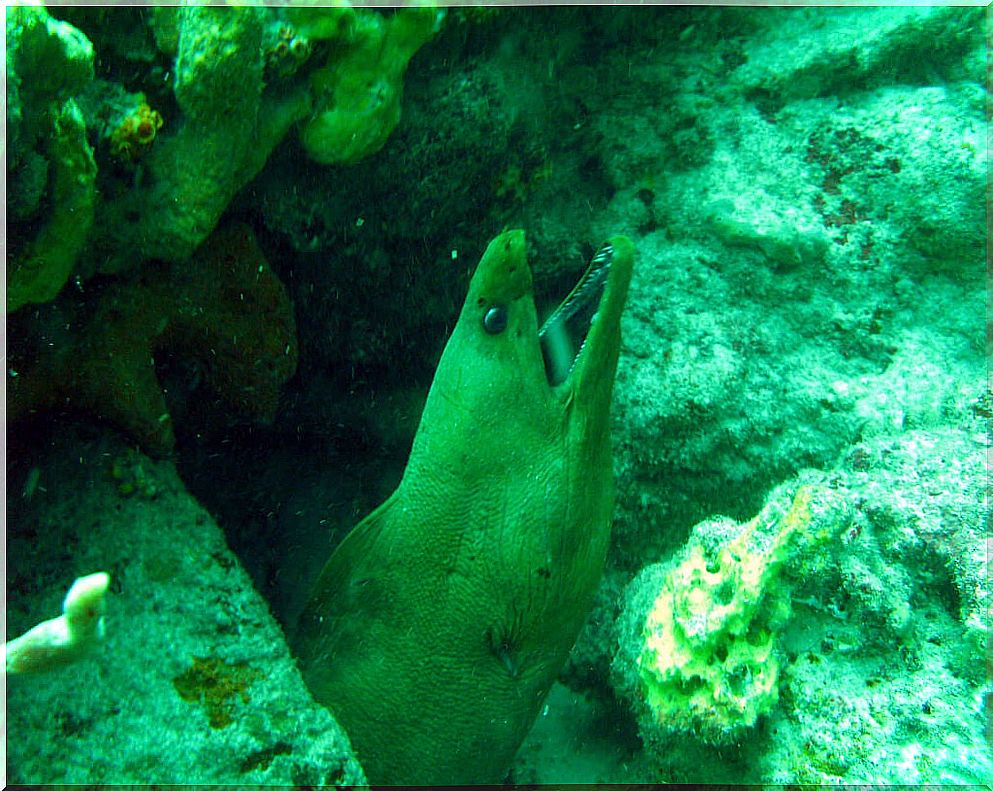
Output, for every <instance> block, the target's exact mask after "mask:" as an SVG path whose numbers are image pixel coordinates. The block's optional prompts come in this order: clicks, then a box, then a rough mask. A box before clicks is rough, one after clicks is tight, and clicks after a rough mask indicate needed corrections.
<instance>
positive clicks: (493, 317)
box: [483, 305, 507, 335]
mask: <svg viewBox="0 0 993 791" xmlns="http://www.w3.org/2000/svg"><path fill="white" fill-rule="evenodd" d="M483 329H484V330H486V331H487V332H488V333H489V334H490V335H499V334H500V333H501V332H503V331H504V330H505V329H507V308H505V307H504V306H503V305H494V306H493V307H491V308H490V309H489V310H487V311H486V313H485V315H484V316H483Z"/></svg>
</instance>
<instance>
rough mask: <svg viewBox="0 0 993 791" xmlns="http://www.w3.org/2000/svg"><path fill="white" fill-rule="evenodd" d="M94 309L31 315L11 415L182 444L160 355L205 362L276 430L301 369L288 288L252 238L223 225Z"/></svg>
mask: <svg viewBox="0 0 993 791" xmlns="http://www.w3.org/2000/svg"><path fill="white" fill-rule="evenodd" d="M88 297H89V299H87V300H86V301H85V302H80V301H79V300H74V299H69V298H66V299H63V300H59V301H57V302H56V303H52V304H51V305H46V306H42V307H40V308H37V309H36V310H35V311H33V313H32V315H31V316H28V317H25V319H26V320H29V321H32V322H34V324H35V325H36V326H35V327H33V328H32V329H33V332H32V333H31V337H33V338H35V339H36V340H35V345H34V349H33V350H32V349H28V350H24V349H20V350H13V351H12V353H11V359H10V361H9V366H8V368H9V370H8V379H7V394H8V405H7V408H8V417H9V419H10V420H12V421H15V420H18V419H19V418H22V417H24V416H26V415H28V414H30V413H32V412H37V411H41V410H45V409H51V408H61V407H69V408H72V409H77V410H81V411H83V412H87V413H89V414H91V415H93V416H96V417H99V418H102V419H105V420H107V421H108V422H110V423H112V424H113V425H115V426H117V427H118V428H120V429H121V430H123V431H124V432H125V433H127V434H129V435H130V436H131V437H132V438H134V439H135V440H137V441H138V442H139V443H140V444H141V445H142V446H143V447H144V448H146V449H147V450H148V451H151V452H156V453H164V452H167V451H169V450H170V449H171V448H172V447H173V444H174V442H175V435H174V432H173V426H172V420H171V418H170V415H169V411H168V408H167V406H166V400H165V396H164V394H163V392H162V387H161V385H160V384H159V382H158V379H157V378H156V372H155V360H154V358H155V355H156V354H175V355H177V356H179V357H181V358H183V359H188V360H194V361H196V362H197V363H198V364H199V366H200V369H201V372H202V375H203V380H204V382H205V383H206V385H207V386H208V387H209V388H210V389H211V390H213V391H214V392H215V393H216V394H217V395H218V397H219V398H220V399H221V400H222V401H223V402H224V403H225V405H227V406H228V407H229V408H230V409H231V410H232V411H234V412H237V413H239V414H241V415H244V416H246V417H248V418H250V419H255V420H260V421H267V420H271V419H272V417H273V415H274V413H275V410H276V406H277V401H278V397H279V388H280V386H281V385H282V384H283V383H284V382H285V381H286V380H287V379H288V378H289V377H290V376H291V375H292V374H293V372H294V371H295V370H296V364H297V342H296V325H295V321H294V317H293V309H292V305H291V304H290V300H289V297H288V296H287V293H286V289H285V288H284V286H283V284H282V283H281V282H280V280H279V278H278V277H276V275H275V273H274V272H273V271H272V269H271V268H270V267H269V266H268V264H267V263H266V261H265V259H264V258H263V256H262V253H261V251H260V250H259V248H258V245H257V244H256V242H255V238H254V236H253V234H252V232H251V230H250V229H248V228H247V227H246V226H242V225H233V226H230V227H224V228H221V229H219V230H218V231H216V232H215V233H214V234H213V235H212V237H211V238H210V239H209V240H208V241H207V242H206V243H205V244H204V245H203V246H202V247H201V248H200V249H199V250H198V251H197V253H196V255H195V256H194V257H193V258H191V259H190V260H188V261H187V262H183V263H179V264H174V265H172V266H169V267H164V268H163V269H162V270H161V271H159V270H156V269H155V268H154V267H149V268H147V269H146V270H143V272H142V273H141V274H140V275H138V276H135V277H134V278H131V279H127V280H122V281H120V282H116V283H113V284H111V285H109V286H107V287H106V288H105V289H104V290H103V291H102V292H100V293H98V294H95V295H91V294H88Z"/></svg>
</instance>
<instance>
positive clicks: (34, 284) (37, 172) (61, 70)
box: [6, 7, 96, 311]
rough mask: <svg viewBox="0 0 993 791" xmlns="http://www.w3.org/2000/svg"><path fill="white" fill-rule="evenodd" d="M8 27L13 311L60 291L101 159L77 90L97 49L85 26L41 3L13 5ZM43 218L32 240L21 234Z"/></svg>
mask: <svg viewBox="0 0 993 791" xmlns="http://www.w3.org/2000/svg"><path fill="white" fill-rule="evenodd" d="M6 29H7V86H8V98H7V101H8V112H7V144H8V152H9V155H8V161H7V172H8V174H9V175H8V178H9V182H8V187H9V190H10V194H9V201H10V203H9V212H10V218H11V220H12V221H13V222H12V227H11V229H10V242H9V243H10V247H11V250H10V254H9V257H8V259H7V310H8V311H13V310H17V309H18V308H19V307H21V306H22V305H25V304H28V303H36V302H47V301H48V300H50V299H53V298H54V297H55V296H56V295H57V294H58V293H59V291H60V290H61V289H62V287H63V286H64V285H65V283H66V281H67V280H68V279H69V276H70V275H71V274H72V272H73V268H74V266H75V264H76V261H77V259H78V257H79V255H80V253H81V252H82V250H83V247H84V245H85V243H86V241H87V237H88V234H89V231H90V227H91V225H92V223H93V212H94V205H95V202H96V186H95V184H96V163H95V161H94V159H93V151H92V150H91V148H90V145H89V143H88V142H87V139H86V126H85V122H84V120H83V116H82V113H81V112H80V109H79V106H78V105H77V104H76V102H75V101H74V100H73V98H72V94H74V93H77V92H79V91H80V90H81V89H82V88H83V87H85V86H86V84H87V83H88V82H89V81H90V80H92V79H93V58H94V54H93V47H92V45H91V44H90V42H89V40H88V39H87V38H86V37H85V36H84V35H83V34H82V33H81V32H80V31H79V30H77V29H76V28H74V27H72V26H71V25H68V24H66V23H64V22H59V21H57V20H55V19H53V18H52V17H51V16H49V14H48V13H47V12H46V11H45V10H44V9H43V8H35V7H14V8H11V9H10V11H9V12H8V13H7V19H6ZM39 222H40V224H41V227H40V229H38V230H37V231H36V232H34V235H33V238H31V239H25V238H21V237H23V236H25V235H27V233H29V230H28V229H29V227H30V226H31V225H34V224H37V223H39ZM22 226H23V227H22Z"/></svg>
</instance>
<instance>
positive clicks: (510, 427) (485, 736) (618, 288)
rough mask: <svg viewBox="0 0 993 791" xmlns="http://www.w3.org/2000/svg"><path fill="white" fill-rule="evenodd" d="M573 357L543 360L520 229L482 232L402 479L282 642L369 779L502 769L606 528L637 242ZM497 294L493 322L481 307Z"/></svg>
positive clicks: (603, 545)
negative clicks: (570, 363)
mask: <svg viewBox="0 0 993 791" xmlns="http://www.w3.org/2000/svg"><path fill="white" fill-rule="evenodd" d="M611 243H612V244H613V247H614V258H613V264H612V266H611V269H610V274H609V277H608V281H607V284H606V287H605V291H604V295H603V297H602V299H601V302H600V307H599V313H598V317H597V320H596V322H595V323H594V324H593V326H592V328H591V329H590V332H589V335H588V337H587V341H586V344H585V345H584V347H583V350H582V352H581V353H580V355H579V358H578V359H577V361H576V363H575V365H574V367H573V369H572V372H571V373H570V374H569V376H568V378H567V379H566V380H565V381H564V382H562V384H560V385H558V386H556V387H551V386H550V385H549V384H548V381H547V379H546V376H545V369H544V364H543V362H542V355H541V351H540V347H539V341H538V325H537V316H536V313H535V307H534V299H533V295H532V284H531V271H530V269H529V267H528V264H527V257H526V254H525V242H524V232H523V231H508V232H506V233H504V234H501V235H500V236H498V237H497V238H496V239H494V240H493V241H492V242H491V243H490V245H489V247H487V249H486V252H485V254H484V255H483V258H482V260H481V261H480V263H479V266H478V268H477V270H476V273H475V275H474V276H473V279H472V282H471V283H470V285H469V294H468V296H467V298H466V301H465V306H464V307H463V309H462V313H461V315H460V317H459V320H458V323H457V325H456V327H455V330H454V332H453V333H452V337H451V338H450V339H449V341H448V345H447V346H446V348H445V352H444V354H443V355H442V358H441V361H440V362H439V364H438V370H437V372H436V374H435V378H434V383H433V384H432V386H431V391H430V393H429V394H428V399H427V403H426V405H425V407H424V414H423V415H422V417H421V424H420V428H419V429H418V432H417V436H416V437H415V439H414V446H413V449H412V451H411V455H410V461H409V462H408V465H407V468H406V471H405V472H404V476H403V479H402V481H401V482H400V485H399V486H398V488H397V490H396V491H395V492H394V493H393V495H392V496H391V497H390V498H389V499H388V500H387V501H386V502H385V503H383V504H382V505H381V506H380V507H379V508H377V509H376V510H375V511H374V512H373V513H372V514H370V515H369V516H368V517H366V518H365V519H364V520H363V521H362V522H361V523H359V525H358V526H357V527H355V529H354V530H352V532H351V533H350V534H349V535H348V537H347V538H346V539H345V540H344V541H343V542H342V544H341V545H340V546H339V548H338V549H337V551H336V552H335V553H334V554H333V555H332V556H331V559H330V560H329V561H328V562H327V565H326V566H325V567H324V570H323V571H322V572H321V575H320V577H319V578H318V581H317V584H316V586H315V589H314V592H313V594H312V596H311V599H310V601H309V603H308V605H307V607H306V609H305V611H304V613H303V615H302V616H301V619H300V624H299V628H298V631H297V635H296V642H295V649H296V652H297V655H298V657H299V658H300V664H301V667H302V670H303V674H304V678H305V680H306V682H307V684H308V685H309V687H310V689H311V691H312V692H313V694H314V697H315V698H316V699H317V700H318V701H319V702H321V703H323V704H324V705H326V706H328V707H329V708H330V709H331V710H332V711H333V713H334V714H335V716H336V717H337V718H338V720H339V721H340V722H341V724H342V725H343V726H344V727H345V729H346V731H347V732H348V734H349V736H350V738H351V740H352V745H353V747H354V748H355V751H356V753H357V755H358V758H359V760H360V761H361V763H362V765H363V767H364V768H365V770H366V774H367V776H368V778H369V780H370V782H372V783H377V784H390V783H393V784H418V785H421V784H423V785H428V784H439V785H443V784H469V783H499V782H501V781H502V780H503V779H504V778H505V776H506V773H507V771H508V769H509V768H510V765H511V763H512V761H513V758H514V754H515V753H516V751H517V749H518V747H519V746H520V744H521V742H522V741H523V739H524V737H525V736H526V735H527V732H528V730H529V729H530V727H531V724H532V722H533V721H534V719H535V717H536V716H537V714H538V711H539V710H540V708H541V705H542V702H543V701H544V699H545V696H546V694H547V693H548V690H549V688H550V687H551V685H552V683H553V682H554V681H555V678H556V675H557V674H558V672H559V671H560V670H561V668H562V666H563V664H564V663H565V660H566V658H567V656H568V654H569V651H570V649H571V648H572V645H573V643H574V642H575V640H576V636H577V634H578V633H579V630H580V628H581V627H582V625H583V622H584V620H585V619H586V617H587V615H588V614H589V610H590V607H591V605H592V601H593V597H594V594H595V591H596V587H597V584H598V581H599V579H600V575H601V573H602V570H603V563H604V556H605V555H606V551H607V544H608V541H609V538H610V519H611V510H612V507H613V496H614V493H613V478H612V471H611V452H610V426H609V409H610V400H611V392H612V390H613V383H614V374H615V372H616V369H617V355H618V349H619V346H620V317H621V311H622V309H623V307H624V301H625V298H626V296H627V290H628V284H629V282H630V279H631V270H632V264H633V259H634V249H633V247H632V245H631V243H630V242H629V241H628V240H627V239H626V238H623V237H617V238H614V239H612V240H611ZM493 306H503V307H505V308H506V310H507V319H508V320H507V325H506V329H504V330H503V331H502V332H499V333H497V334H489V333H488V332H486V330H485V329H484V327H483V317H484V316H485V315H486V313H487V311H488V310H489V309H490V308H491V307H493Z"/></svg>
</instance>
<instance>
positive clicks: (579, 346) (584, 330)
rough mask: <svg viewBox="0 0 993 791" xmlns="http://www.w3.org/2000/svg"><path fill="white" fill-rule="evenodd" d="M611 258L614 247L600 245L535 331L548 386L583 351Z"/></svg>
mask: <svg viewBox="0 0 993 791" xmlns="http://www.w3.org/2000/svg"><path fill="white" fill-rule="evenodd" d="M613 259H614V248H613V246H612V245H610V244H609V243H605V244H603V245H602V246H601V247H600V249H599V250H597V251H596V253H595V254H594V256H593V258H591V259H590V264H589V266H588V267H586V271H585V272H584V273H583V276H582V277H581V278H580V280H579V282H578V283H576V285H575V287H574V288H573V289H572V291H570V292H569V296H567V297H566V298H565V299H564V300H563V301H562V303H561V304H560V305H559V306H558V307H557V308H556V309H555V310H554V311H552V314H551V315H550V316H549V317H548V318H547V319H546V320H545V323H544V324H542V325H541V329H540V330H538V342H539V344H540V345H541V356H542V359H543V360H544V361H545V377H546V378H547V379H548V384H549V385H551V386H552V387H555V386H556V385H560V384H562V383H563V382H564V381H565V380H566V379H568V378H569V374H570V373H572V369H573V368H575V366H576V361H577V360H578V359H579V357H580V355H581V354H582V352H583V346H584V344H585V343H586V337H587V335H589V331H590V327H592V326H593V322H594V321H595V320H596V313H597V309H598V308H599V307H600V299H601V298H602V297H603V292H604V288H605V287H606V285H607V276H608V275H609V274H610V264H611V262H612V261H613Z"/></svg>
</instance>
